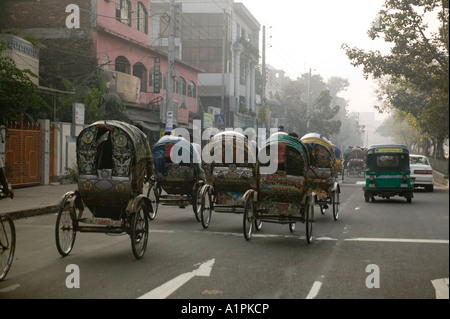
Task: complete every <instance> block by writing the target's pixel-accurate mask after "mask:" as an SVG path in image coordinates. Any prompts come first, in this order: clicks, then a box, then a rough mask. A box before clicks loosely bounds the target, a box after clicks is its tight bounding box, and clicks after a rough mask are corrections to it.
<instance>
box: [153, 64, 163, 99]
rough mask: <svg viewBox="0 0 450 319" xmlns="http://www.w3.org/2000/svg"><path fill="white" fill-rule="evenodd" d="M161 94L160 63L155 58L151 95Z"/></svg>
mask: <svg viewBox="0 0 450 319" xmlns="http://www.w3.org/2000/svg"><path fill="white" fill-rule="evenodd" d="M160 92H161V62H160V59H159V58H155V60H154V67H153V93H160Z"/></svg>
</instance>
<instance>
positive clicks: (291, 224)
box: [289, 222, 295, 233]
mask: <svg viewBox="0 0 450 319" xmlns="http://www.w3.org/2000/svg"><path fill="white" fill-rule="evenodd" d="M289 231H290V232H291V233H293V232H294V231H295V222H293V223H289Z"/></svg>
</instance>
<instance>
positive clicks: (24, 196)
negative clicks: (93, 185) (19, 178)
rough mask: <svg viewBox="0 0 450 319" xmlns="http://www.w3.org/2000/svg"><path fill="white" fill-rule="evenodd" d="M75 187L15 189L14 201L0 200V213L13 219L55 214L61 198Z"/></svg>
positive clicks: (52, 186) (49, 186) (8, 199)
mask: <svg viewBox="0 0 450 319" xmlns="http://www.w3.org/2000/svg"><path fill="white" fill-rule="evenodd" d="M77 187H78V185H77V184H64V185H62V184H58V185H38V186H31V187H23V188H16V189H14V199H12V200H11V199H10V198H6V199H2V200H0V213H2V214H4V213H8V214H9V215H10V216H11V217H12V218H13V219H18V218H24V217H28V216H33V215H41V214H51V213H56V212H57V211H58V203H59V201H60V200H61V198H62V196H63V195H64V194H65V193H66V192H68V191H75V190H76V189H77Z"/></svg>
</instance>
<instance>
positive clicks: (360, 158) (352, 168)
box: [347, 147, 365, 176]
mask: <svg viewBox="0 0 450 319" xmlns="http://www.w3.org/2000/svg"><path fill="white" fill-rule="evenodd" d="M364 167H365V155H364V151H363V150H362V149H361V148H359V147H353V148H352V149H351V150H350V152H349V154H348V163H347V176H350V175H353V174H356V175H358V176H361V174H362V173H364Z"/></svg>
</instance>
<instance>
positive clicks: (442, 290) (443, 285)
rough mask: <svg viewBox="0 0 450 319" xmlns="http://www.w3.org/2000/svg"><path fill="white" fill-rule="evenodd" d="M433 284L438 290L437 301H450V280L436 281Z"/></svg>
mask: <svg viewBox="0 0 450 319" xmlns="http://www.w3.org/2000/svg"><path fill="white" fill-rule="evenodd" d="M431 283H432V284H433V287H434V289H435V290H436V299H448V278H441V279H435V280H432V281H431Z"/></svg>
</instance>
